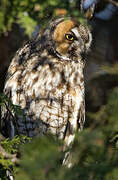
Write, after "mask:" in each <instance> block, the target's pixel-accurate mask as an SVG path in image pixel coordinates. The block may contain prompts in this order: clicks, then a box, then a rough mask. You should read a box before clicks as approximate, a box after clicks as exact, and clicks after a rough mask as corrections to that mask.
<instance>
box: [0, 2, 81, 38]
mask: <svg viewBox="0 0 118 180" xmlns="http://www.w3.org/2000/svg"><path fill="white" fill-rule="evenodd" d="M75 6H76V1H72V2H71V1H68V0H67V1H61V0H56V1H55V0H45V1H44V0H32V1H31V0H22V1H21V0H14V1H11V0H1V2H0V20H1V23H0V34H2V33H5V32H8V31H11V30H12V25H13V23H18V24H20V25H21V27H23V28H25V30H26V31H25V32H26V33H27V34H28V35H31V34H32V32H33V31H34V28H35V27H36V25H42V26H45V25H46V24H47V22H48V21H49V20H50V19H51V18H52V17H55V16H58V15H63V14H67V15H68V14H69V15H72V16H76V17H79V18H80V21H82V22H83V21H84V20H83V16H82V14H81V13H80V12H79V11H78V9H77V8H75ZM73 10H74V11H73Z"/></svg>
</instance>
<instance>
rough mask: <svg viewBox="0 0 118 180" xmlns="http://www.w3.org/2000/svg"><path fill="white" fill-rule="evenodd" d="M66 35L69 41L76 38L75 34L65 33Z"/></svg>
mask: <svg viewBox="0 0 118 180" xmlns="http://www.w3.org/2000/svg"><path fill="white" fill-rule="evenodd" d="M65 37H66V39H67V40H69V41H73V40H74V36H73V35H72V34H65Z"/></svg>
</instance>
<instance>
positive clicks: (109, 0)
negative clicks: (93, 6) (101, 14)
mask: <svg viewBox="0 0 118 180" xmlns="http://www.w3.org/2000/svg"><path fill="white" fill-rule="evenodd" d="M106 1H108V2H109V3H111V4H113V5H114V6H116V7H118V3H117V2H116V1H114V0H106Z"/></svg>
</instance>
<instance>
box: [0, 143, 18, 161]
mask: <svg viewBox="0 0 118 180" xmlns="http://www.w3.org/2000/svg"><path fill="white" fill-rule="evenodd" d="M0 154H2V155H3V157H4V158H5V159H10V160H11V161H12V162H13V163H16V164H17V163H18V162H19V160H18V158H17V157H16V154H9V153H7V152H6V151H5V149H4V148H3V147H2V146H1V145H0Z"/></svg>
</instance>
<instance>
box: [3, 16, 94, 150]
mask: <svg viewBox="0 0 118 180" xmlns="http://www.w3.org/2000/svg"><path fill="white" fill-rule="evenodd" d="M91 39H92V38H91V33H90V31H89V29H88V28H87V27H86V26H83V25H82V24H81V23H80V22H77V21H76V20H75V19H73V18H71V17H68V18H64V17H61V18H58V19H56V20H54V21H51V22H50V23H49V25H48V27H47V28H46V29H45V30H44V32H43V33H42V34H40V35H39V36H37V38H35V39H34V40H32V41H31V42H28V43H27V44H25V45H24V47H22V48H21V49H19V50H18V51H17V52H16V55H15V57H14V58H13V60H12V61H11V64H10V66H9V69H8V74H7V78H6V82H5V87H4V93H5V94H6V95H7V96H8V97H9V98H10V100H11V102H12V103H13V104H14V105H17V106H20V108H21V109H22V111H23V113H21V114H15V113H14V112H12V111H10V110H9V108H8V106H7V107H6V106H5V107H4V108H3V112H2V119H3V120H2V122H3V123H2V126H3V129H5V130H6V133H7V134H6V135H7V136H9V137H11V138H12V137H14V135H16V134H24V135H27V136H29V137H33V136H41V135H43V134H47V133H51V134H52V135H54V136H55V137H57V138H59V139H62V140H63V141H64V144H65V147H69V146H71V144H72V142H73V140H74V137H75V132H76V131H77V130H82V128H83V126H84V122H85V94H84V75H83V69H84V65H85V55H86V53H87V52H88V50H89V47H90V44H91Z"/></svg>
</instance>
